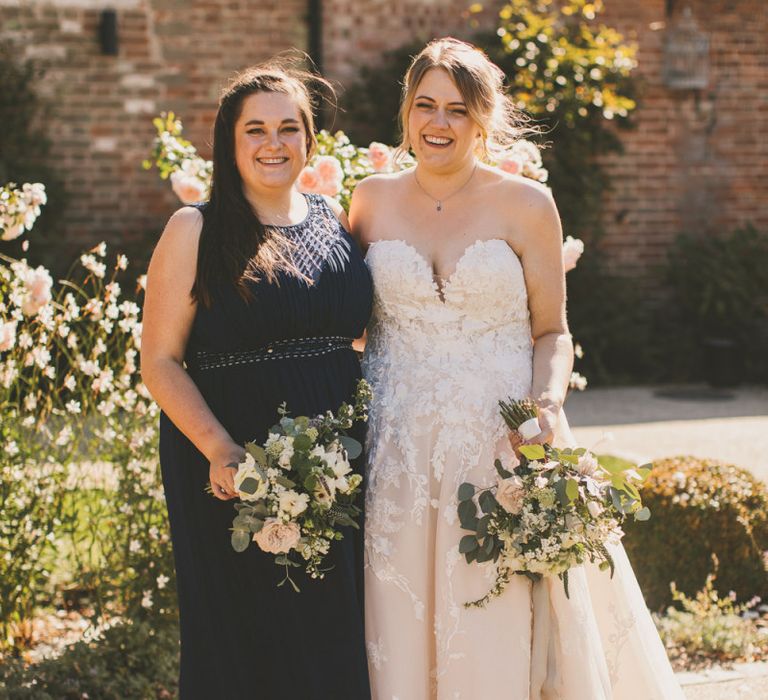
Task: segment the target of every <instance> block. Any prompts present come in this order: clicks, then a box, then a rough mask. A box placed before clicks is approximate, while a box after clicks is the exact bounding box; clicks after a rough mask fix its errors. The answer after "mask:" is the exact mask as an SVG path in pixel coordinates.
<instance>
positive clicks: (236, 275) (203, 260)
mask: <svg viewBox="0 0 768 700" xmlns="http://www.w3.org/2000/svg"><path fill="white" fill-rule="evenodd" d="M313 82H314V83H318V84H322V85H324V86H325V87H327V88H329V89H331V88H330V85H329V84H328V83H327V82H326V81H325V80H323V79H322V78H321V77H319V76H317V75H314V74H312V73H307V72H305V71H300V70H296V69H294V68H291V67H287V66H284V65H282V64H281V63H275V62H272V63H268V64H263V65H259V66H254V67H253V68H249V69H247V70H245V71H243V72H242V73H239V74H238V75H237V76H235V78H234V79H233V80H232V81H231V82H230V84H229V85H228V86H227V87H226V88H225V89H224V91H223V92H222V93H221V97H220V99H219V109H218V111H217V113H216V121H215V123H214V127H213V175H212V177H211V190H210V197H209V200H208V202H207V203H206V204H205V205H204V206H203V208H202V215H203V228H202V232H201V234H200V247H199V250H198V255H197V272H196V275H195V283H194V285H193V287H192V298H193V299H194V300H195V301H196V302H198V303H200V304H202V305H203V306H207V307H209V306H210V305H211V303H212V292H213V290H214V289H215V288H216V287H217V286H221V285H222V284H224V285H226V284H230V285H232V286H234V287H235V288H236V289H237V291H238V293H239V294H240V296H241V297H242V298H243V299H245V300H249V299H250V298H251V294H250V292H249V289H248V285H247V281H248V280H259V279H261V278H266V279H268V280H271V281H274V280H275V275H276V272H277V270H279V269H283V268H291V265H290V262H289V260H288V257H287V256H286V245H285V241H284V240H283V239H282V237H281V236H280V235H279V233H278V232H277V231H275V230H274V229H269V228H267V227H265V226H264V224H263V223H262V222H261V221H260V220H259V217H258V215H257V213H256V212H255V211H254V210H253V207H252V206H251V205H250V204H249V202H248V200H247V199H246V198H245V194H244V192H243V185H242V178H241V177H240V171H239V170H238V169H237V165H236V163H235V124H236V123H237V120H238V119H239V117H240V114H241V112H242V106H243V101H244V100H245V99H246V98H247V97H249V96H250V95H253V94H255V93H258V92H277V93H281V94H284V95H288V96H289V97H290V98H291V99H293V100H294V101H295V103H296V106H297V108H298V110H299V114H300V115H301V120H302V123H303V125H304V130H305V132H306V135H307V139H306V153H307V159H309V158H310V157H311V156H312V154H313V153H314V151H315V148H316V147H317V139H316V138H315V120H314V114H313V103H312V98H311V96H310V92H309V89H308V87H307V85H308V84H310V83H313Z"/></svg>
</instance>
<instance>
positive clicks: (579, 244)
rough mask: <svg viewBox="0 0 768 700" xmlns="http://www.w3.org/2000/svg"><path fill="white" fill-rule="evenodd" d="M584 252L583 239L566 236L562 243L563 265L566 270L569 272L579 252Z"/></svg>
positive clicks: (579, 254) (578, 256) (577, 258)
mask: <svg viewBox="0 0 768 700" xmlns="http://www.w3.org/2000/svg"><path fill="white" fill-rule="evenodd" d="M583 252H584V241H582V240H581V239H579V238H571V236H568V237H567V238H566V239H565V243H563V266H564V267H565V271H566V272H570V271H571V270H573V268H574V267H576V263H577V262H578V261H579V258H580V257H581V254H582V253H583Z"/></svg>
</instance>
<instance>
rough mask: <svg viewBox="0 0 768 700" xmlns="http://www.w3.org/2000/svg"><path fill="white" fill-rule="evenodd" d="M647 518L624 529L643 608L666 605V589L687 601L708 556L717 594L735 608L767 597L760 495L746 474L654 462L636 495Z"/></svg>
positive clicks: (766, 541)
mask: <svg viewBox="0 0 768 700" xmlns="http://www.w3.org/2000/svg"><path fill="white" fill-rule="evenodd" d="M641 493H642V497H643V502H644V503H646V504H647V505H648V507H649V508H650V509H651V510H652V511H653V518H652V519H651V520H650V521H649V522H648V523H644V524H643V525H642V527H635V526H633V525H632V523H628V525H627V527H626V528H625V530H626V537H625V538H624V546H625V548H626V550H627V554H628V555H629V558H630V559H631V561H632V565H633V567H634V569H635V573H636V574H637V578H638V581H639V582H640V587H641V588H642V589H643V593H644V595H645V599H646V602H647V603H648V606H649V607H650V608H651V609H653V610H661V609H662V608H664V607H666V606H667V605H669V604H670V603H671V602H672V595H671V594H670V583H671V582H673V581H674V582H675V584H676V586H677V589H678V590H679V591H681V592H682V593H685V594H686V595H693V594H695V593H696V591H698V590H699V589H700V588H701V587H702V586H703V585H704V584H705V582H706V580H707V575H708V573H709V571H710V563H711V556H712V554H715V555H717V558H718V559H719V561H720V571H719V574H718V577H717V582H716V588H717V590H718V592H719V593H720V594H721V595H723V596H727V595H728V593H729V591H735V593H736V595H737V597H738V599H739V600H748V599H750V598H751V597H752V596H754V595H759V596H761V597H762V598H763V599H764V600H765V599H766V596H767V595H768V572H766V561H765V551H766V550H768V490H766V487H765V485H764V484H762V483H761V482H760V481H758V480H757V479H756V478H755V477H753V476H752V475H751V474H750V473H749V472H748V471H746V470H744V469H740V468H738V467H734V466H732V465H729V464H725V463H723V462H719V461H716V460H709V459H698V458H696V457H674V458H669V459H663V460H659V461H656V462H654V470H653V472H652V473H651V475H650V476H649V478H648V479H647V481H646V483H645V484H644V486H643V488H642V489H641Z"/></svg>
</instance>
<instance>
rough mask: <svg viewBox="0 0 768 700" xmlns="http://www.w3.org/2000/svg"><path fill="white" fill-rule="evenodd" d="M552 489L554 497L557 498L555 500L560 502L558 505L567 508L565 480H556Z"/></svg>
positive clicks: (568, 500)
mask: <svg viewBox="0 0 768 700" xmlns="http://www.w3.org/2000/svg"><path fill="white" fill-rule="evenodd" d="M553 488H554V489H555V495H556V496H557V500H558V501H559V502H560V505H561V506H567V505H568V504H569V503H570V499H569V498H568V496H567V494H566V492H565V489H566V480H565V479H558V480H557V481H555V482H554V484H553Z"/></svg>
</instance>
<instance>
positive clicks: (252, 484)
mask: <svg viewBox="0 0 768 700" xmlns="http://www.w3.org/2000/svg"><path fill="white" fill-rule="evenodd" d="M258 488H259V482H258V481H256V479H254V478H253V477H252V476H249V477H247V478H245V479H243V481H242V483H241V484H240V488H239V489H238V490H239V491H242V492H243V493H247V494H254V493H256V489H258Z"/></svg>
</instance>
